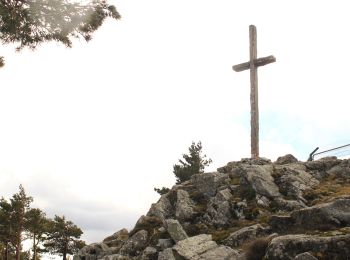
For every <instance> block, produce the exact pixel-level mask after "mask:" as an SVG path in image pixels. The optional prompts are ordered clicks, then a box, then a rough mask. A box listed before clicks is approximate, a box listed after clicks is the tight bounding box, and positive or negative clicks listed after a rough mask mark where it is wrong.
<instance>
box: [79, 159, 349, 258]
mask: <svg viewBox="0 0 350 260" xmlns="http://www.w3.org/2000/svg"><path fill="white" fill-rule="evenodd" d="M349 258H350V160H339V159H337V158H336V157H328V158H323V159H320V160H318V161H313V162H300V161H298V160H297V159H296V158H295V157H294V156H292V155H286V156H283V157H280V158H278V159H277V161H276V162H271V161H270V160H268V159H264V158H259V159H242V160H241V161H239V162H230V163H228V164H227V165H226V166H224V167H221V168H219V169H217V172H211V173H203V174H196V175H194V176H192V178H191V180H189V181H186V182H183V183H181V184H179V185H175V186H173V187H172V189H171V190H170V191H169V192H168V193H166V194H164V195H162V196H161V198H160V199H159V201H158V202H157V203H154V204H152V206H151V208H150V210H149V211H148V213H147V214H146V215H145V216H141V217H140V219H139V220H138V221H137V223H136V225H135V227H134V228H133V230H131V231H130V232H129V231H128V230H126V229H122V230H120V231H118V232H116V233H114V234H113V235H111V236H109V237H107V238H105V239H104V240H103V241H102V242H100V243H94V244H91V245H88V246H86V247H84V248H83V249H81V250H80V251H79V253H78V254H77V255H75V256H74V260H92V259H104V260H117V259H118V260H128V259H135V260H136V259H137V260H138V259H139V260H146V259H149V260H154V259H156V260H175V259H176V260H199V259H201V260H216V259H217V260H221V259H226V260H236V259H240V260H243V259H247V260H252V259H271V260H274V259H286V260H287V259H299V260H300V259H304V260H306V259H310V260H311V259H344V260H345V259H349Z"/></svg>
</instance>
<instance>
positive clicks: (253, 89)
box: [232, 25, 276, 158]
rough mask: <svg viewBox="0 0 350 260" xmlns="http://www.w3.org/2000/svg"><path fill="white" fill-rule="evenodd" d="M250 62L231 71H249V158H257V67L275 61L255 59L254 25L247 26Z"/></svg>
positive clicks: (274, 59)
mask: <svg viewBox="0 0 350 260" xmlns="http://www.w3.org/2000/svg"><path fill="white" fill-rule="evenodd" d="M249 42H250V50H249V52H250V60H249V61H248V62H245V63H241V64H238V65H235V66H233V67H232V68H233V70H234V71H236V72H240V71H243V70H248V69H250V109H251V111H250V127H251V130H250V131H251V135H250V138H251V143H250V145H251V156H252V158H258V157H259V103H258V67H260V66H264V65H266V64H269V63H273V62H275V61H276V58H275V57H274V56H268V57H264V58H259V59H257V56H258V54H257V37H256V27H255V25H250V26H249Z"/></svg>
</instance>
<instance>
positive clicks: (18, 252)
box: [16, 210, 24, 260]
mask: <svg viewBox="0 0 350 260" xmlns="http://www.w3.org/2000/svg"><path fill="white" fill-rule="evenodd" d="M23 218H24V210H23V211H21V212H20V216H19V224H18V230H17V232H18V234H17V241H16V244H17V245H16V260H21V241H22V229H23Z"/></svg>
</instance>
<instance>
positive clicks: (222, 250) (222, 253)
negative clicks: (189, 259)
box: [193, 246, 240, 260]
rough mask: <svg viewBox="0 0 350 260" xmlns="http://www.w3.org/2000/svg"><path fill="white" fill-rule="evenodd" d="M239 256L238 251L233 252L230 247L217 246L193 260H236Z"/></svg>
mask: <svg viewBox="0 0 350 260" xmlns="http://www.w3.org/2000/svg"><path fill="white" fill-rule="evenodd" d="M239 256H240V254H239V253H238V251H236V250H233V249H232V248H230V247H227V246H218V247H216V248H213V249H210V250H208V251H206V252H205V253H203V254H201V255H200V256H199V257H197V258H196V257H194V258H193V259H198V260H223V259H224V260H226V259H230V260H236V259H237V260H238V259H239Z"/></svg>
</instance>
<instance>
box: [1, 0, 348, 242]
mask: <svg viewBox="0 0 350 260" xmlns="http://www.w3.org/2000/svg"><path fill="white" fill-rule="evenodd" d="M111 3H114V4H115V5H116V6H117V9H118V11H119V12H120V13H121V14H122V16H123V18H122V20H120V21H119V22H115V21H109V22H107V23H106V24H104V26H103V27H102V28H101V29H100V30H99V31H98V32H97V33H96V34H95V36H94V39H93V40H92V41H91V42H90V43H88V44H86V43H84V42H76V43H75V45H74V47H73V48H72V49H66V48H64V47H63V46H61V45H57V44H45V45H42V46H41V47H39V48H38V49H37V50H36V51H35V52H32V51H28V50H24V51H22V52H21V53H15V52H14V47H13V46H2V48H1V50H0V52H1V55H4V56H5V58H6V66H5V67H4V68H3V69H1V70H0V79H1V86H0V176H1V182H0V190H1V194H0V195H3V196H5V197H9V196H11V195H12V194H13V193H15V192H17V191H18V186H19V184H23V185H24V187H25V189H26V191H27V193H28V194H30V195H32V196H33V197H34V204H33V206H39V207H41V208H43V209H44V210H45V211H46V212H47V214H48V215H49V216H53V215H54V214H59V215H62V214H64V215H65V216H66V217H67V218H68V219H70V220H73V222H75V223H76V224H77V225H78V226H80V227H81V228H82V229H83V230H84V232H85V233H84V236H83V238H84V239H86V240H87V242H89V243H90V242H95V241H100V240H102V239H103V238H104V237H106V236H108V235H110V234H111V233H113V232H115V231H117V230H119V229H121V228H123V227H126V228H128V229H131V228H132V227H133V225H134V223H135V222H136V220H137V219H138V218H139V217H140V216H141V215H142V214H145V213H146V212H147V211H148V209H149V207H150V205H151V203H153V202H155V201H156V200H157V199H158V195H157V194H156V193H155V192H154V191H153V187H161V186H167V187H171V186H172V185H173V184H174V182H175V179H174V177H173V174H172V165H173V164H175V163H177V160H178V159H179V158H180V157H181V154H183V153H187V148H188V147H189V146H190V144H191V141H198V140H201V141H202V144H203V147H204V152H205V153H206V154H207V155H208V156H209V157H210V158H211V159H212V160H213V163H212V165H211V166H210V167H209V168H208V170H209V171H212V170H215V169H216V168H217V167H220V166H223V165H225V164H226V163H227V162H229V161H233V160H240V158H242V157H249V156H250V136H249V134H250V126H249V122H250V114H249V112H250V104H249V73H248V72H247V71H245V72H240V73H236V72H234V71H233V70H232V65H235V64H238V63H242V62H246V61H248V57H249V47H248V46H249V42H248V41H249V39H248V36H249V34H248V27H249V25H250V24H255V25H256V26H257V30H258V56H259V57H263V56H268V55H274V56H275V57H276V58H277V62H276V63H273V64H270V65H268V66H265V67H261V68H260V69H259V99H260V100H259V102H260V130H261V131H260V139H261V142H260V154H261V156H264V157H268V158H271V159H273V160H275V159H276V158H277V157H278V156H280V155H284V154H287V153H292V154H294V155H295V156H296V157H298V158H299V159H300V160H306V159H307V157H308V154H309V153H310V152H311V151H312V150H313V149H314V148H315V147H316V146H320V147H327V146H332V145H337V144H345V143H347V142H348V141H349V139H350V138H349V135H348V133H349V130H350V124H349V117H348V115H347V114H348V107H349V102H348V99H349V94H350V90H349V89H350V79H349V76H348V75H349V60H350V51H349V46H350V30H349V24H350V16H349V13H348V11H349V9H348V3H347V1H345V0H344V1H322V0H317V1H316V0H309V1H301V0H294V1H277V0H275V1H272V0H266V1H260V0H255V1H248V0H247V1H233V0H220V1H217V0H216V1H214V0H176V1H172V0H148V1H145V0H115V1H111Z"/></svg>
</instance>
